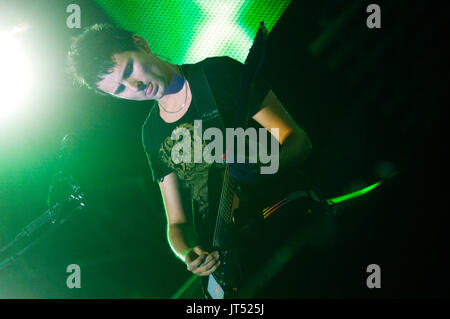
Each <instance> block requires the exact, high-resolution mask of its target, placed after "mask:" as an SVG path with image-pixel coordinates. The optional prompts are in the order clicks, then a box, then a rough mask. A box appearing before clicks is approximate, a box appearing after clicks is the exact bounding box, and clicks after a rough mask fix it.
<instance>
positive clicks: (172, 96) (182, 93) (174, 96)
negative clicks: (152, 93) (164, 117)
mask: <svg viewBox="0 0 450 319" xmlns="http://www.w3.org/2000/svg"><path fill="white" fill-rule="evenodd" d="M168 69H169V72H168V73H169V74H168V78H169V84H168V86H167V89H166V94H164V96H163V97H162V98H160V99H159V100H158V104H159V105H161V106H162V108H163V109H162V110H161V111H162V112H164V110H167V111H169V112H176V111H178V110H179V109H180V108H181V106H182V105H183V103H186V93H187V92H186V90H187V81H186V79H185V78H184V76H183V74H182V72H181V67H179V66H177V65H174V64H169V65H168ZM160 109H161V108H160Z"/></svg>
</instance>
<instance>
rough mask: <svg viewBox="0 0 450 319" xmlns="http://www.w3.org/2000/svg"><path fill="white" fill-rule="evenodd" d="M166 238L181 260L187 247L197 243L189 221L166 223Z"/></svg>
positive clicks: (189, 247)
mask: <svg viewBox="0 0 450 319" xmlns="http://www.w3.org/2000/svg"><path fill="white" fill-rule="evenodd" d="M167 238H168V241H169V244H170V247H171V248H172V251H173V252H174V253H175V255H177V257H178V258H180V259H181V260H182V261H183V262H184V260H185V256H186V254H187V252H188V251H189V249H191V248H192V247H194V246H196V243H197V236H196V234H195V231H194V229H193V226H192V224H189V223H183V224H172V225H168V227H167Z"/></svg>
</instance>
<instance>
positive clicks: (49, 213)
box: [0, 169, 86, 270]
mask: <svg viewBox="0 0 450 319" xmlns="http://www.w3.org/2000/svg"><path fill="white" fill-rule="evenodd" d="M59 181H64V182H65V183H67V184H68V185H69V189H70V192H69V194H68V195H65V196H63V197H62V198H61V199H60V200H55V201H51V200H50V199H51V197H52V194H53V192H54V190H55V185H56V183H57V182H59ZM85 206H86V203H85V196H84V193H83V192H82V191H81V188H80V186H79V185H78V184H77V183H75V181H74V179H73V178H72V176H70V175H66V174H64V170H62V169H61V170H59V169H58V170H57V171H56V173H55V174H54V176H53V178H52V182H51V183H50V186H49V195H48V207H49V208H48V209H47V210H46V211H45V212H44V213H42V214H41V215H40V216H39V217H37V218H36V219H35V220H33V221H32V222H31V223H29V224H28V225H27V226H25V227H24V228H23V229H22V231H21V232H20V233H19V234H17V236H16V237H15V238H14V239H13V240H12V241H11V242H9V243H8V244H7V245H6V246H4V247H3V248H1V249H0V257H2V258H3V255H5V256H8V257H6V258H5V259H4V260H0V270H2V269H4V268H6V267H7V266H8V265H10V264H12V263H13V262H14V261H16V260H17V258H18V257H20V256H21V255H23V254H24V253H25V252H26V251H27V250H28V249H30V248H31V247H33V246H34V245H36V244H37V243H38V242H39V241H40V240H41V239H42V238H43V235H45V234H48V233H49V232H50V231H54V230H55V228H56V226H59V225H62V224H64V223H65V222H66V221H68V220H69V219H70V217H71V216H72V215H73V214H74V213H75V212H77V211H81V210H83V209H84V208H85Z"/></svg>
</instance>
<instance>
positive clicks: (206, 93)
mask: <svg viewBox="0 0 450 319" xmlns="http://www.w3.org/2000/svg"><path fill="white" fill-rule="evenodd" d="M182 69H183V73H184V75H185V77H186V78H187V80H188V81H189V84H190V86H191V92H192V101H193V104H194V105H193V106H194V110H195V112H196V117H195V118H196V119H199V120H202V136H203V133H204V131H205V130H206V129H208V128H211V127H215V128H218V129H220V130H221V131H222V132H223V133H224V136H225V125H224V122H223V119H222V115H221V112H220V110H219V107H218V106H217V103H216V99H215V98H214V95H213V93H212V90H211V87H210V85H209V82H208V79H207V77H206V74H205V71H204V69H203V65H202V63H199V64H196V65H195V64H184V65H183V66H182ZM222 145H225V143H224V144H222ZM191 204H192V212H195V213H194V214H193V217H194V224H195V227H196V228H197V230H198V229H199V228H200V227H201V226H200V225H201V224H202V221H201V220H200V219H197V218H196V216H199V214H198V212H199V207H198V203H197V202H196V201H195V200H192V201H191Z"/></svg>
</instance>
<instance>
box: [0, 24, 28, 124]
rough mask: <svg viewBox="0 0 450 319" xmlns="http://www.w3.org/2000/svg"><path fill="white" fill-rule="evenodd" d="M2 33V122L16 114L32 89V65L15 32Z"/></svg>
mask: <svg viewBox="0 0 450 319" xmlns="http://www.w3.org/2000/svg"><path fill="white" fill-rule="evenodd" d="M14 31H15V30H13V32H3V33H1V32H0V72H1V76H0V120H1V121H2V122H3V121H4V120H5V119H7V118H9V117H10V116H11V115H12V114H13V113H16V112H17V111H18V110H19V109H20V106H21V105H22V103H23V101H24V99H25V97H26V96H27V95H28V92H29V91H30V87H31V76H32V74H31V63H30V62H29V60H28V59H27V57H26V55H25V52H24V50H23V49H22V47H21V45H20V42H19V40H18V39H17V38H16V37H15V36H14V33H16V32H14Z"/></svg>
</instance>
